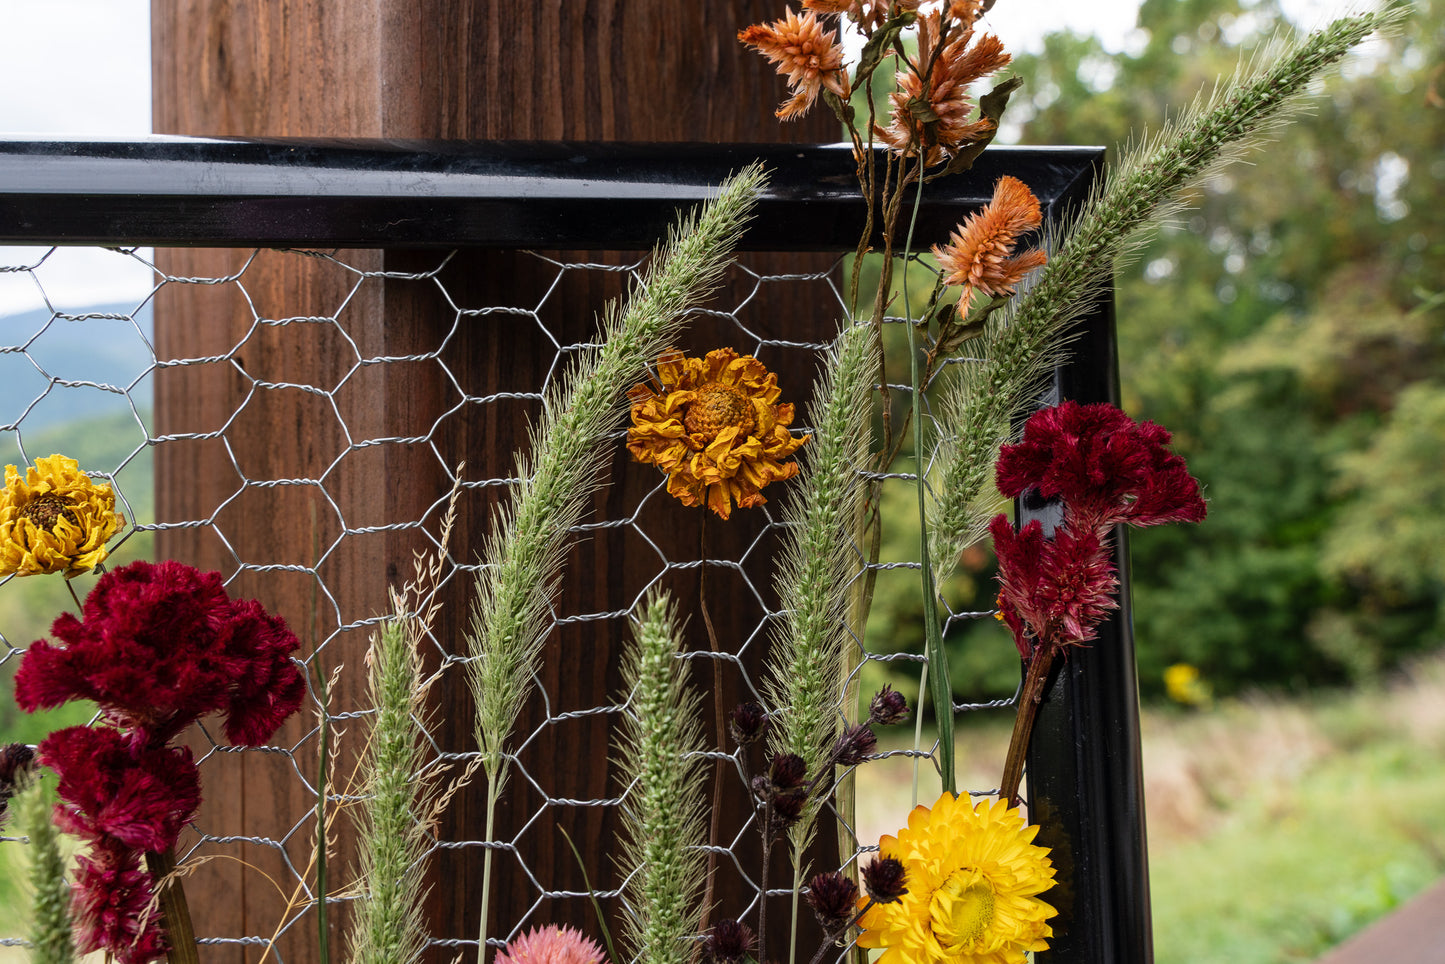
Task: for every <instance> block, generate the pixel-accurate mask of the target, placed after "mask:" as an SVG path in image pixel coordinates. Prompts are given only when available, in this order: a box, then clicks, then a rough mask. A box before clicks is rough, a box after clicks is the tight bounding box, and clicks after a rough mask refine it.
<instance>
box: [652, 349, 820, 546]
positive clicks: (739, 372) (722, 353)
mask: <svg viewBox="0 0 1445 964" xmlns="http://www.w3.org/2000/svg"><path fill="white" fill-rule="evenodd" d="M657 374H658V378H659V379H661V382H662V384H661V385H651V386H649V385H638V386H637V387H636V388H634V389H633V390H632V391H631V392H630V393H629V396H630V398H631V400H632V428H631V429H629V430H628V432H627V450H628V451H629V452H631V453H632V457H633V458H634V459H636V460H637V461H639V462H644V463H649V464H652V465H656V466H657V467H658V468H660V469H662V471H664V472H666V473H667V491H668V494H669V495H671V496H673V497H674V498H676V499H677V500H678V501H679V502H681V503H682V504H683V505H687V506H697V505H706V506H707V507H708V508H709V509H711V510H712V511H713V512H715V513H717V514H718V515H719V516H721V517H722V518H724V519H726V518H727V517H728V516H729V515H730V514H731V513H732V507H733V503H734V502H736V503H737V504H738V505H739V506H740V507H742V508H745V509H746V508H752V507H754V506H759V505H762V504H763V503H764V502H766V501H768V500H767V499H765V498H763V495H762V492H761V491H760V490H761V489H762V488H763V487H764V486H766V485H767V484H768V483H770V482H777V481H780V480H782V479H790V478H792V477H793V476H795V475H797V474H798V463H797V462H784V461H783V460H784V459H786V458H788V457H789V456H791V455H792V454H793V453H794V452H796V451H797V450H798V448H799V447H800V446H801V445H802V444H803V443H804V442H806V441H807V440H808V438H809V436H806V435H804V436H801V437H795V436H794V435H793V434H792V432H790V431H789V429H788V426H789V425H791V424H792V422H793V406H792V405H790V404H783V405H779V404H778V395H779V394H780V391H779V389H778V376H777V375H774V374H773V373H772V372H770V371H768V369H767V367H766V366H764V365H763V363H762V362H760V361H758V360H757V359H756V358H754V357H753V356H752V355H741V356H739V355H738V353H737V352H735V351H733V350H732V349H731V348H718V349H716V350H714V351H710V352H708V353H707V357H705V358H688V357H685V356H684V355H683V354H682V353H681V352H677V351H669V352H667V353H665V354H664V355H663V356H662V357H661V358H659V359H658V360H657Z"/></svg>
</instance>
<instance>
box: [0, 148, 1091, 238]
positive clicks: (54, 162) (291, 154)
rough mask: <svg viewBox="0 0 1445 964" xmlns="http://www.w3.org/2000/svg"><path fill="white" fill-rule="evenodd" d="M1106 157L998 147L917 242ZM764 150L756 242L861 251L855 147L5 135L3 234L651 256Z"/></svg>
mask: <svg viewBox="0 0 1445 964" xmlns="http://www.w3.org/2000/svg"><path fill="white" fill-rule="evenodd" d="M1103 156H1104V152H1103V149H1102V148H1095V147H1062V148H1061V147H1041V148H1028V147H1011V148H992V149H990V150H987V151H985V152H984V153H983V155H982V156H980V157H979V159H978V161H977V162H976V163H975V165H974V168H973V170H972V171H970V172H968V173H966V174H963V175H959V176H956V177H950V178H943V179H940V180H938V181H935V182H931V183H930V184H929V185H928V188H927V190H926V191H925V193H924V198H923V202H922V207H921V209H920V212H919V219H918V224H917V228H916V231H915V239H916V240H917V241H918V242H919V243H920V245H927V244H934V243H939V242H941V241H943V240H946V238H947V235H948V232H949V231H950V230H952V229H953V228H954V227H956V226H957V224H958V221H959V219H960V210H961V209H962V210H969V209H973V208H976V207H978V206H980V205H982V204H983V203H984V202H985V201H987V200H988V197H989V196H990V194H991V192H992V186H993V184H994V182H995V181H996V180H997V179H998V177H999V176H1000V175H1002V174H1012V175H1014V176H1015V177H1018V178H1021V179H1022V180H1023V181H1024V182H1025V183H1026V184H1028V185H1029V187H1030V188H1031V189H1032V190H1033V191H1034V193H1035V194H1036V195H1038V197H1039V199H1040V201H1041V203H1042V204H1043V206H1044V208H1045V213H1046V215H1050V216H1052V217H1057V216H1058V215H1059V214H1061V213H1062V211H1061V209H1060V208H1059V206H1060V205H1063V204H1069V205H1072V204H1076V203H1077V201H1078V200H1079V199H1080V198H1081V197H1082V194H1083V192H1084V191H1085V190H1086V189H1087V186H1088V185H1089V184H1090V183H1093V182H1094V181H1095V179H1096V178H1098V177H1099V176H1100V174H1101V172H1102V167H1103ZM755 160H759V161H762V162H763V164H764V165H766V167H767V168H768V170H769V172H770V175H771V179H770V184H769V187H768V189H767V192H766V193H765V194H764V196H763V198H762V199H761V200H760V202H759V204H758V207H757V211H756V216H755V217H754V220H753V222H752V225H751V227H750V228H749V230H748V232H747V235H746V237H745V238H744V240H743V243H742V247H744V248H746V249H751V250H767V251H790V250H809V251H829V250H837V251H845V250H851V249H852V248H854V247H855V246H856V244H857V241H858V236H859V234H860V232H861V231H862V230H863V208H862V205H861V204H860V203H859V201H860V194H859V189H858V186H857V181H856V176H855V165H854V160H853V151H852V147H851V146H850V145H848V144H832V145H780V144H631V143H616V142H609V143H581V142H574V143H569V142H546V143H541V142H496V141H486V142H480V141H390V140H300V139H271V140H244V139H230V138H185V137H167V136H154V137H150V138H146V139H142V140H126V141H107V140H15V139H11V140H4V139H0V243H3V244H41V243H43V244H75V245H81V244H90V245H108V244H122V243H123V244H126V245H137V246H149V245H207V246H237V247H244V246H261V247H329V246H335V247H358V248H367V247H408V248H411V247H426V248H452V247H494V248H519V247H525V248H544V249H548V248H563V249H595V250H646V249H648V248H651V247H653V246H654V245H655V244H656V243H657V241H658V240H659V239H660V238H662V237H664V236H665V234H666V232H667V229H668V227H669V226H670V225H671V223H672V221H673V218H674V216H675V214H676V211H677V209H678V208H679V207H681V206H686V205H692V204H695V203H697V202H699V201H702V200H704V199H706V198H708V197H710V196H711V195H712V194H714V193H715V192H716V189H717V186H718V185H719V184H720V183H721V182H722V181H723V180H724V179H725V178H726V177H727V176H728V174H730V173H731V172H734V171H737V170H739V169H740V168H742V167H743V166H745V165H747V164H749V163H752V162H753V161H755ZM878 160H879V161H880V164H881V161H882V151H881V149H880V150H879V157H878ZM880 170H881V166H880Z"/></svg>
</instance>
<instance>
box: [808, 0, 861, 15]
mask: <svg viewBox="0 0 1445 964" xmlns="http://www.w3.org/2000/svg"><path fill="white" fill-rule="evenodd" d="M861 2H862V0H803V8H804V9H806V10H814V11H817V12H818V13H852V12H853V11H854V10H856V9H858V7H859V5H860V3H861Z"/></svg>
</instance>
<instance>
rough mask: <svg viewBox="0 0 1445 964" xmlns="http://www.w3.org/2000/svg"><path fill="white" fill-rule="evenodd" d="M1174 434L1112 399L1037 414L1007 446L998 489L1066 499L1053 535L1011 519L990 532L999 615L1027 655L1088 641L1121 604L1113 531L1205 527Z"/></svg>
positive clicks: (1003, 518)
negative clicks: (1172, 443)
mask: <svg viewBox="0 0 1445 964" xmlns="http://www.w3.org/2000/svg"><path fill="white" fill-rule="evenodd" d="M1169 438H1170V436H1169V433H1168V432H1167V431H1165V430H1164V429H1162V428H1160V427H1159V426H1158V425H1155V424H1154V423H1153V422H1143V423H1138V422H1135V421H1134V420H1133V419H1131V418H1130V417H1129V416H1128V415H1126V414H1125V413H1123V412H1121V411H1120V410H1119V409H1117V408H1115V407H1114V406H1112V405H1109V404H1107V403H1102V402H1101V403H1098V404H1094V405H1080V404H1078V403H1077V402H1072V401H1070V402H1064V403H1063V404H1062V405H1058V406H1056V407H1054V408H1046V409H1043V410H1042V411H1039V412H1037V413H1035V414H1034V416H1033V417H1032V418H1030V419H1029V421H1028V423H1027V424H1026V425H1025V426H1024V432H1023V440H1022V441H1021V442H1019V444H1017V445H1006V446H1004V447H1003V450H1002V451H1001V453H1000V455H999V460H998V474H997V478H998V486H999V490H1000V491H1001V492H1003V494H1004V495H1006V496H1019V495H1023V494H1025V493H1026V492H1029V491H1032V492H1033V493H1035V494H1037V496H1039V497H1040V498H1042V499H1045V500H1049V499H1057V500H1060V501H1061V502H1062V503H1063V521H1062V522H1061V523H1060V525H1059V526H1058V528H1057V529H1056V531H1055V532H1054V533H1053V535H1052V538H1047V537H1046V535H1045V532H1044V528H1043V525H1042V523H1040V522H1039V521H1038V520H1034V521H1032V522H1029V523H1028V524H1027V525H1025V526H1024V527H1023V529H1022V530H1021V531H1018V532H1015V531H1014V528H1013V526H1012V524H1010V522H1009V521H1008V518H1007V517H1006V516H1003V515H1000V516H997V517H995V518H994V520H993V522H992V523H991V524H990V526H989V529H990V531H991V532H992V533H993V537H994V549H995V552H996V554H997V555H998V560H999V587H1000V588H999V614H1000V616H1001V617H1002V618H1003V620H1004V622H1005V623H1007V624H1008V627H1009V629H1010V630H1011V631H1012V633H1013V636H1014V642H1015V644H1016V645H1017V646H1018V648H1019V652H1020V653H1021V654H1023V656H1024V657H1025V658H1029V657H1030V656H1031V655H1032V654H1033V652H1034V649H1035V646H1036V645H1042V646H1047V647H1051V648H1055V647H1061V646H1073V645H1080V644H1082V643H1086V642H1088V641H1090V640H1092V639H1093V638H1095V636H1096V635H1097V628H1098V625H1099V623H1100V622H1102V621H1103V619H1104V617H1105V616H1106V615H1108V613H1109V611H1110V610H1111V609H1113V608H1115V607H1116V606H1117V603H1116V602H1115V600H1114V598H1113V594H1114V590H1115V589H1116V588H1117V586H1118V577H1117V576H1116V574H1115V571H1114V563H1113V559H1112V558H1111V552H1112V550H1111V549H1110V547H1109V542H1108V538H1109V532H1110V530H1111V529H1112V527H1113V526H1115V525H1117V524H1119V523H1129V524H1132V525H1158V524H1160V523H1164V522H1174V521H1187V522H1199V521H1201V520H1202V519H1203V518H1204V514H1205V506H1204V500H1203V499H1202V498H1201V497H1200V495H1199V483H1198V482H1197V481H1196V480H1195V479H1194V478H1193V477H1192V476H1190V475H1189V472H1188V469H1187V468H1186V467H1185V464H1184V460H1183V459H1182V458H1180V457H1179V456H1178V455H1175V454H1173V453H1172V452H1169V451H1168V449H1166V448H1165V446H1166V445H1167V444H1168V442H1169Z"/></svg>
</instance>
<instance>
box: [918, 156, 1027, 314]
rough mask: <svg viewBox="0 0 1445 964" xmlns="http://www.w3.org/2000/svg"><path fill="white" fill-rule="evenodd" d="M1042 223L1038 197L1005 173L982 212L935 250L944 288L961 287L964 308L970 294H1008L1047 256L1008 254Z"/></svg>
mask: <svg viewBox="0 0 1445 964" xmlns="http://www.w3.org/2000/svg"><path fill="white" fill-rule="evenodd" d="M1042 223H1043V215H1042V213H1041V212H1040V210H1039V199H1038V198H1036V197H1034V194H1033V192H1032V191H1030V190H1029V189H1028V187H1027V186H1026V185H1025V184H1024V182H1023V181H1020V180H1019V179H1018V178H1016V177H1010V176H1009V175H1007V174H1005V175H1004V176H1003V177H1001V178H999V179H998V183H997V184H995V185H994V187H993V200H991V201H989V203H988V204H987V206H985V207H984V209H983V210H982V211H979V212H977V213H975V214H970V215H969V216H968V218H967V220H965V221H964V222H963V224H961V225H959V228H958V230H957V231H954V232H953V234H952V235H951V236H950V237H949V240H948V244H946V245H943V246H942V247H939V246H937V245H935V246H934V248H933V254H934V256H935V257H936V258H938V267H939V269H940V270H942V271H943V282H944V284H949V285H962V286H963V294H962V295H961V296H960V299H959V305H960V307H961V308H962V309H963V310H967V308H968V302H969V299H970V298H972V296H973V292H975V291H981V292H983V293H984V294H986V295H990V296H993V295H1011V294H1013V292H1014V286H1015V285H1017V284H1018V283H1019V281H1021V280H1022V279H1023V276H1024V275H1026V274H1028V273H1029V272H1030V271H1032V270H1033V269H1035V268H1037V267H1040V266H1042V265H1043V264H1044V263H1045V262H1046V261H1048V255H1046V254H1045V253H1044V252H1043V251H1041V250H1039V249H1037V248H1035V249H1034V250H1031V251H1025V252H1023V253H1022V254H1014V253H1013V251H1014V245H1016V244H1017V243H1018V239H1019V237H1020V236H1021V235H1023V234H1026V233H1028V232H1029V231H1032V230H1034V229H1035V228H1037V227H1038V226H1039V225H1040V224H1042Z"/></svg>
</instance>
